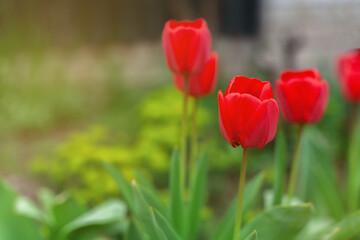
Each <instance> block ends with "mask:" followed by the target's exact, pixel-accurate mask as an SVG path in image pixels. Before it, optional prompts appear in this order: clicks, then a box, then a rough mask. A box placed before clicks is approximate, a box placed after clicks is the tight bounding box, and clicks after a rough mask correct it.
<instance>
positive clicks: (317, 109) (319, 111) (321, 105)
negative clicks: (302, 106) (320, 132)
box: [309, 81, 329, 123]
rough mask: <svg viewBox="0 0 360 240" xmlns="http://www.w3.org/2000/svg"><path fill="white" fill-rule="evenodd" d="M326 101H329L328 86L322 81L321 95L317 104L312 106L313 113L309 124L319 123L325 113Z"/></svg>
mask: <svg viewBox="0 0 360 240" xmlns="http://www.w3.org/2000/svg"><path fill="white" fill-rule="evenodd" d="M328 100H329V84H328V83H327V82H326V81H322V85H321V93H320V96H319V98H318V101H317V103H316V104H315V106H314V109H313V113H312V115H311V117H310V119H309V122H311V123H317V122H319V121H320V119H321V117H322V116H323V114H324V112H325V109H326V106H327V102H328Z"/></svg>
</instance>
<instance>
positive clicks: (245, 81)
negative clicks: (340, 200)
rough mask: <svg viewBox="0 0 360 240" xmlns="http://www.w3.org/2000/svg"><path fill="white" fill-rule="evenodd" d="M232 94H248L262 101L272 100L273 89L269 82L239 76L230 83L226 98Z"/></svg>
mask: <svg viewBox="0 0 360 240" xmlns="http://www.w3.org/2000/svg"><path fill="white" fill-rule="evenodd" d="M230 93H240V94H242V93H247V94H250V95H253V96H254V97H256V98H259V99H261V100H264V99H268V98H272V97H273V96H272V88H271V84H270V83H269V82H262V81H261V80H259V79H257V78H247V77H243V76H237V77H235V78H233V79H232V80H231V81H230V84H229V86H228V88H227V89H226V92H225V96H226V95H228V94H230Z"/></svg>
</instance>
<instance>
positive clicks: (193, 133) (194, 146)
mask: <svg viewBox="0 0 360 240" xmlns="http://www.w3.org/2000/svg"><path fill="white" fill-rule="evenodd" d="M198 105H199V99H198V98H194V101H193V109H192V114H191V161H190V167H191V169H193V168H194V166H195V163H196V157H197V150H198V139H197V138H198V136H197V127H196V122H197V120H196V119H197V112H198Z"/></svg>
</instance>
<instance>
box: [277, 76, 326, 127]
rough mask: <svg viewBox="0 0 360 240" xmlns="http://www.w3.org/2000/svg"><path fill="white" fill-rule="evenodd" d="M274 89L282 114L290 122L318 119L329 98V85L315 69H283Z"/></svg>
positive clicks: (312, 121)
mask: <svg viewBox="0 0 360 240" xmlns="http://www.w3.org/2000/svg"><path fill="white" fill-rule="evenodd" d="M275 91H276V96H277V99H278V101H279V104H280V108H281V111H282V113H283V116H284V118H285V120H286V121H288V122H290V123H316V122H318V121H320V119H321V118H322V116H323V114H324V111H325V108H326V105H327V102H328V99H329V85H328V83H327V82H326V81H324V80H322V79H321V76H320V73H319V71H318V70H316V69H306V70H302V71H283V72H282V73H281V75H280V79H279V80H277V81H276V85H275Z"/></svg>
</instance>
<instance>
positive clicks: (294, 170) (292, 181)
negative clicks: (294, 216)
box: [287, 124, 304, 204]
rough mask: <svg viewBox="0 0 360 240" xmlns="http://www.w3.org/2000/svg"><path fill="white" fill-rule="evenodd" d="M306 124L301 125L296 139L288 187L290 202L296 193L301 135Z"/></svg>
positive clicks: (288, 200) (288, 199) (288, 201)
mask: <svg viewBox="0 0 360 240" xmlns="http://www.w3.org/2000/svg"><path fill="white" fill-rule="evenodd" d="M303 128H304V125H303V124H300V125H299V132H298V135H297V139H296V145H295V151H294V156H293V161H292V165H291V169H290V171H291V172H290V182H289V188H288V197H287V203H288V204H290V203H291V200H292V197H293V194H294V188H295V182H296V177H297V172H298V165H299V164H298V162H299V150H300V142H301V135H302V132H303Z"/></svg>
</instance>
